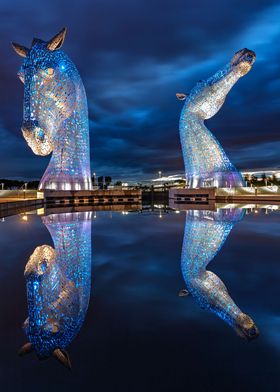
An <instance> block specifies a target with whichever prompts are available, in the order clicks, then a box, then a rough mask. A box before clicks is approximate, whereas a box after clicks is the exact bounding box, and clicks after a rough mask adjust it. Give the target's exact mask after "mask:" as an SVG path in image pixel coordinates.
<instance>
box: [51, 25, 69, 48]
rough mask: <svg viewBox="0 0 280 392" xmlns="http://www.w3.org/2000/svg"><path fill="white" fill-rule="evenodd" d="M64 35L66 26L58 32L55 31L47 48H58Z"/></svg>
mask: <svg viewBox="0 0 280 392" xmlns="http://www.w3.org/2000/svg"><path fill="white" fill-rule="evenodd" d="M65 35H66V27H63V29H62V30H61V31H60V32H59V33H57V34H56V35H55V36H54V37H53V38H52V39H50V40H49V42H48V45H47V48H48V49H49V50H51V51H53V50H56V49H60V48H61V46H62V45H63V42H64V40H65Z"/></svg>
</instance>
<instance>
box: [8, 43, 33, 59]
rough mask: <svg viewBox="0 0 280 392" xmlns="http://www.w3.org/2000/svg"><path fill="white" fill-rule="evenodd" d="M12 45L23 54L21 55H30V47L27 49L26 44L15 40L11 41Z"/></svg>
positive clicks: (20, 54)
mask: <svg viewBox="0 0 280 392" xmlns="http://www.w3.org/2000/svg"><path fill="white" fill-rule="evenodd" d="M11 44H12V47H13V48H14V50H15V52H16V53H17V54H18V55H19V56H21V57H26V56H27V55H28V52H29V49H27V48H26V47H25V46H22V45H19V44H16V43H15V42H11Z"/></svg>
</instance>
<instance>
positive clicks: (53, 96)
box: [12, 28, 92, 190]
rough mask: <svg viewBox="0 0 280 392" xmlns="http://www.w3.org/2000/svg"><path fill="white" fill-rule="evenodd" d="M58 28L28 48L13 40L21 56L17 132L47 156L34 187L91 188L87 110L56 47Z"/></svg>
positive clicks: (77, 81) (75, 79) (71, 66)
mask: <svg viewBox="0 0 280 392" xmlns="http://www.w3.org/2000/svg"><path fill="white" fill-rule="evenodd" d="M65 34H66V29H65V28H64V29H63V30H62V31H60V32H59V33H58V34H57V35H56V36H54V37H53V38H52V39H51V40H50V41H48V42H44V41H42V40H40V39H34V40H33V42H32V46H31V49H27V48H25V47H24V46H22V45H19V44H16V43H13V44H12V45H13V48H14V49H15V51H16V52H17V53H18V54H19V55H20V56H22V57H24V62H23V65H22V66H21V68H20V70H19V73H18V75H19V78H20V80H21V81H22V82H23V83H24V107H23V108H24V113H23V124H22V133H23V136H24V138H25V140H26V141H27V143H28V145H29V146H30V147H31V149H32V151H33V152H34V153H35V154H37V155H41V156H45V155H48V154H50V153H51V152H52V157H51V160H50V162H49V165H48V167H47V170H46V172H45V174H44V175H43V178H42V179H41V182H40V185H39V189H55V190H88V189H91V188H92V183H91V173H90V154H89V128H88V109H87V100H86V94H85V90H84V86H83V83H82V80H81V78H80V75H79V73H78V71H77V69H76V67H75V65H74V64H73V63H72V61H71V60H70V59H69V57H68V56H66V54H64V53H63V52H62V51H61V50H60V48H61V46H62V44H63V42H64V38H65Z"/></svg>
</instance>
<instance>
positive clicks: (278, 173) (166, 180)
mask: <svg viewBox="0 0 280 392" xmlns="http://www.w3.org/2000/svg"><path fill="white" fill-rule="evenodd" d="M241 174H242V176H243V177H245V176H246V177H249V178H250V177H251V176H255V177H256V178H260V179H261V178H262V177H263V176H264V175H265V176H266V177H267V178H268V177H271V176H275V177H276V178H280V169H278V168H276V169H275V168H274V169H248V170H247V169H246V170H241ZM185 180H186V177H185V174H184V173H181V174H174V175H170V176H161V177H158V178H155V179H152V180H151V181H152V182H153V183H155V185H156V184H176V183H180V181H185Z"/></svg>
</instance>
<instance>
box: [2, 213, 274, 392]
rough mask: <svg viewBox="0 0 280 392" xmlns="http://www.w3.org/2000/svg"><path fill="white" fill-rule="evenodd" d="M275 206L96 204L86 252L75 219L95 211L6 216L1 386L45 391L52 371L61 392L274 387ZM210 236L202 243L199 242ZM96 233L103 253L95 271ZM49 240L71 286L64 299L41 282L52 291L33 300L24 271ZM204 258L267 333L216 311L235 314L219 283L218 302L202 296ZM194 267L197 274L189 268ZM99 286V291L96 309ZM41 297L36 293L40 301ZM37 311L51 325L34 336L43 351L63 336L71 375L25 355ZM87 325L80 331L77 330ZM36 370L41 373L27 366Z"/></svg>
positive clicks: (51, 381)
mask: <svg viewBox="0 0 280 392" xmlns="http://www.w3.org/2000/svg"><path fill="white" fill-rule="evenodd" d="M220 211H222V210H220ZM228 212H229V213H228ZM245 212H246V211H245ZM266 212H267V210H258V213H255V212H254V211H250V213H249V214H248V213H245V215H244V217H243V219H242V220H241V218H242V214H243V212H242V211H240V210H232V209H231V210H230V209H228V210H227V211H226V210H224V211H222V212H218V213H215V212H212V211H207V212H205V211H204V212H203V211H200V212H193V211H190V212H187V213H186V212H183V211H181V212H180V213H174V212H170V211H169V213H168V214H166V213H165V212H164V209H161V212H160V213H159V209H157V210H156V211H155V212H154V213H152V214H151V213H149V212H143V213H139V212H136V213H128V214H122V213H119V212H118V213H115V212H113V213H112V212H96V213H92V237H91V235H90V227H89V226H87V227H88V228H87V229H86V230H85V233H86V236H87V238H86V242H87V246H86V248H87V250H86V251H85V250H84V251H81V246H79V240H78V238H79V234H77V233H78V232H79V230H80V229H78V228H77V227H76V229H75V230H76V234H75V236H74V237H76V241H77V242H75V240H74V239H73V238H74V237H73V232H71V228H70V226H71V221H72V223H73V224H74V225H76V226H77V225H78V226H79V225H80V227H82V226H84V223H83V222H84V221H86V222H87V223H86V225H88V219H83V218H82V217H81V215H80V220H79V219H77V216H78V215H75V213H72V214H69V215H68V217H67V219H64V218H65V216H64V217H63V214H59V215H49V216H47V217H40V216H36V215H29V214H26V215H24V216H26V217H27V219H26V218H25V219H22V216H13V217H10V218H6V219H5V222H2V223H1V226H0V230H1V237H0V249H1V254H2V257H1V259H2V274H1V281H0V283H1V285H0V306H1V314H2V319H3V320H5V323H3V324H2V326H1V329H0V333H1V336H2V341H3V347H2V351H3V356H2V360H1V368H2V374H1V382H2V384H3V385H5V384H6V385H9V386H12V387H11V389H12V390H22V389H20V385H26V390H29V391H30V390H34V391H35V389H36V385H38V383H40V381H41V380H42V378H44V379H45V378H46V375H48V379H47V380H46V382H45V384H44V385H41V386H40V390H42V391H44V390H49V388H52V390H58V389H59V388H58V386H57V385H56V384H57V383H60V390H61V385H62V386H63V387H64V388H65V390H66V388H67V390H76V389H77V388H78V387H79V388H81V386H84V387H86V386H89V385H93V384H94V387H95V390H98V391H106V390H122V391H124V390H130V391H131V390H134V391H135V390H136V391H138V390H139V391H140V390H148V391H150V390H151V391H152V390H153V391H157V390H158V391H165V390H166V391H168V390H172V391H181V390H185V389H186V388H188V389H189V390H196V391H197V390H198V391H199V390H203V391H204V390H212V389H213V390H215V391H217V390H221V391H224V390H235V391H236V390H242V389H238V388H239V386H240V382H241V383H242V386H244V389H245V387H246V388H247V389H248V388H254V390H260V391H261V390H264V389H262V388H264V387H265V386H266V389H265V390H275V388H276V386H278V385H279V384H278V383H279V375H278V373H279V370H280V365H279V363H280V362H279V356H280V355H279V354H280V351H279V349H280V334H279V331H280V329H279V328H280V316H279V315H280V312H279V304H280V300H279V299H278V298H280V297H279V289H278V287H279V281H280V267H279V265H278V262H279V257H278V254H279V234H278V233H279V228H280V222H279V212H277V211H275V212H273V211H270V210H269V213H268V214H267V213H266ZM82 214H83V213H82ZM93 216H95V218H93ZM160 216H161V218H160ZM50 221H52V222H53V223H54V224H53V225H52V229H51V230H50V232H51V236H50V235H49V234H48V231H47V230H46V227H47V228H48V229H50V226H49V224H50ZM223 222H225V223H223ZM69 225H70V226H69ZM233 226H234V227H233ZM77 230H78V231H77ZM184 230H185V236H184ZM215 230H216V233H218V235H216V236H215ZM207 231H208V233H209V235H208V236H207ZM198 232H199V233H200V234H199V236H198ZM202 232H203V233H202ZM202 234H203V235H204V241H201V240H200V241H198V237H200V238H201V237H202ZM71 236H72V237H71ZM57 238H59V240H58V239H57ZM91 241H92V247H93V249H94V252H93V256H92V277H91V278H90V274H89V269H88V268H90V262H91V260H89V259H90V257H89V255H90V253H89V252H90V248H91ZM43 244H46V245H49V246H52V247H54V248H55V250H56V252H57V257H56V258H55V259H54V261H53V264H51V265H52V268H59V269H60V270H61V271H62V272H61V273H62V274H61V275H60V276H61V280H62V282H56V283H54V281H52V284H55V287H56V288H59V289H61V287H62V292H63V289H64V293H65V292H66V295H65V298H62V299H61V300H60V302H59V301H58V302H56V303H55V300H54V298H53V296H56V295H58V294H57V293H56V292H55V291H52V292H48V291H47V289H45V291H44V290H42V291H41V294H42V293H43V292H44V293H47V294H46V295H45V297H44V296H43V297H44V298H43V297H42V296H41V297H40V296H37V297H36V295H35V296H34V293H33V295H32V296H30V295H28V298H29V306H28V308H27V301H26V287H25V279H24V277H23V272H24V268H25V265H26V263H27V261H28V259H29V257H30V255H31V254H32V253H33V252H34V249H36V248H37V247H38V246H41V245H43ZM182 246H183V251H182ZM221 247H222V249H221ZM79 252H80V253H79ZM213 258H214V260H213V261H212V262H211V264H210V265H209V266H207V264H208V263H210V261H211V260H212V259H213ZM196 259H198V261H200V262H201V265H202V267H203V269H204V271H205V268H206V266H207V270H209V268H210V270H211V271H213V274H215V276H216V277H219V278H218V279H219V282H220V281H221V282H223V283H224V284H226V286H227V288H228V289H229V293H230V294H229V295H230V297H229V298H234V303H235V304H236V306H238V307H239V306H240V307H241V308H242V310H243V311H244V312H245V313H246V314H249V315H250V317H251V318H252V319H253V320H254V322H255V323H256V325H257V326H258V327H259V329H260V336H259V338H258V339H256V340H254V341H253V342H252V343H250V345H247V344H246V341H245V340H243V339H239V337H237V336H235V334H233V333H232V331H231V329H230V328H228V327H227V325H226V324H225V323H223V322H222V321H221V320H219V317H216V316H217V315H218V316H220V317H221V318H223V319H224V318H225V317H223V316H221V315H223V314H224V313H223V312H222V311H221V306H223V305H224V303H223V301H222V302H221V301H220V302H219V304H218V306H217V302H215V301H216V300H217V299H219V298H218V297H219V290H218V291H217V292H215V295H214V305H213V296H211V295H210V296H209V295H208V294H209V292H205V290H204V291H203V292H202V295H200V294H201V293H199V290H198V291H197V290H194V289H193V288H192V287H191V284H192V282H193V278H194V277H195V278H197V274H196V273H197V270H196V269H193V267H194V266H195V268H196V267H197V265H198V264H197V263H196ZM180 260H181V261H182V270H181V265H180ZM190 261H191V262H190ZM37 262H38V263H40V262H41V260H39V259H38V260H37ZM76 267H77V268H80V269H81V270H83V269H84V271H87V272H83V274H84V275H85V276H86V277H87V278H86V279H85V280H84V281H83V282H82V283H81V286H83V287H84V288H85V291H84V294H82V295H80V294H79V293H80V292H79V290H78V289H76V288H77V286H79V283H77V282H78V281H79V276H76V275H75V273H74V271H75V268H76ZM52 268H50V269H49V274H46V275H45V277H44V278H43V279H42V277H41V278H40V279H41V281H40V284H41V285H44V282H45V283H49V281H50V276H51V275H52V272H54V270H53V269H52ZM43 269H44V268H43ZM194 271H195V276H194V275H190V273H193V272H194ZM44 272H45V273H46V272H47V270H45V271H44ZM182 272H183V274H182ZM186 272H187V273H189V275H188V276H187V273H186ZM57 276H59V274H56V278H57ZM212 276H213V275H212ZM65 277H66V278H65ZM183 277H184V280H185V282H184V280H183ZM37 278H38V276H37ZM40 279H39V280H40ZM52 279H53V278H52ZM75 279H76V280H75ZM27 280H28V279H27ZM69 281H70V282H74V286H72V284H71V283H70V286H69ZM215 282H216V279H215ZM185 283H186V285H187V288H188V290H189V291H192V293H191V294H192V296H189V297H187V298H186V299H182V298H180V297H179V296H178V292H179V290H180V289H181V288H183V287H186V286H185ZM208 283H209V282H208ZM67 284H68V289H66V288H67ZM90 284H91V285H92V292H91V298H90V302H89V307H88V310H87V300H88V299H87V298H86V297H88V296H89V290H90ZM219 284H220V283H219ZM42 287H43V286H42ZM51 287H52V286H51ZM69 287H70V288H73V290H72V289H71V290H69ZM74 287H75V289H74ZM197 287H198V286H196V289H197ZM222 287H223V286H222ZM27 288H28V286H27ZM208 288H209V285H208ZM65 290H66V291H65ZM67 290H68V291H67ZM82 291H83V289H82ZM210 292H211V290H210ZM49 293H51V295H50V294H49ZM205 293H206V295H205ZM224 293H225V291H224V290H223V289H222V294H224ZM83 295H84V297H83ZM217 295H218V297H217ZM62 297H63V296H62ZM32 298H36V300H34V301H33V303H32ZM38 298H40V301H39V302H40V303H41V304H42V303H44V302H45V306H44V307H43V306H41V308H40V311H38ZM42 298H43V299H42ZM81 298H84V300H82V299H81ZM30 301H31V302H30ZM71 301H72V305H71ZM83 301H84V302H83ZM55 305H58V306H57V308H56V307H55ZM199 305H202V307H204V308H205V307H206V308H208V309H209V310H210V312H209V311H207V310H205V309H201V308H200V306H199ZM36 307H37V308H36ZM57 309H58V310H59V311H57ZM86 310H87V315H86V317H85V320H84V316H85V313H86ZM211 311H212V312H211ZM67 312H68V313H67ZM30 313H32V315H33V317H35V319H36V317H37V316H38V315H39V316H38V317H37V320H39V319H40V318H42V319H43V320H44V323H45V325H47V328H41V327H40V328H39V329H38V328H37V330H36V334H34V336H36V339H35V340H36V344H37V345H38V344H39V345H40V342H41V341H42V340H43V342H44V344H43V346H42V347H41V348H40V347H39V346H38V347H37V350H36V351H39V352H40V350H41V349H42V348H44V349H45V348H46V347H47V348H48V349H50V348H51V350H50V351H52V350H53V348H54V347H55V346H58V345H60V346H61V348H62V349H66V350H67V351H68V353H69V355H70V357H71V359H72V365H73V374H74V375H71V376H69V374H68V373H67V371H66V370H65V369H63V367H62V366H60V365H59V364H58V363H57V362H56V361H54V360H51V359H50V360H48V361H43V362H41V361H38V359H37V357H36V355H34V354H30V355H29V356H28V357H26V358H18V357H17V356H16V351H17V349H18V347H20V346H21V345H22V343H23V342H24V341H25V340H24V339H25V336H24V333H23V331H22V329H21V326H20V325H21V323H22V321H23V320H25V318H26V315H27V314H29V317H30ZM61 313H62V314H63V316H61ZM75 319H76V321H75ZM46 320H48V322H49V323H46ZM226 321H228V318H227V319H226ZM44 323H43V324H44ZM35 324H36V323H35ZM60 324H61V325H62V327H60V329H59V327H58V326H59V325H60ZM229 324H230V325H233V323H232V324H231V323H230V322H229ZM50 325H51V327H50ZM235 326H236V325H235V324H234V327H235ZM75 328H76V329H75ZM80 329H81V331H80V332H79V333H78V335H77V336H76V333H75V332H74V330H75V331H76V332H78V331H79V330H80ZM57 330H59V331H60V332H59V333H58V332H57ZM62 330H63V331H64V332H65V336H64V335H63V332H61V331H62ZM42 331H43V332H42ZM46 331H47V333H46ZM69 331H70V332H69ZM40 333H41V334H42V335H41V337H42V336H43V338H42V339H41V337H40ZM57 334H58V335H57ZM53 335H54V336H53ZM27 336H28V334H27ZM28 337H29V338H30V335H29V336H28ZM29 340H31V339H29ZM38 342H39V343H38ZM46 342H47V343H46ZM34 344H35V343H34ZM50 351H49V352H48V353H47V354H48V355H49V354H50ZM44 355H45V353H44ZM44 355H43V356H44ZM30 373H32V378H30V377H29V376H28V375H29V374H30ZM221 375H222V377H221ZM69 377H70V378H69ZM135 380H137V383H135ZM240 380H241V381H240ZM268 383H269V387H268V389H267V385H268ZM27 385H28V386H27ZM270 387H271V389H269V388H270ZM211 388H212V389H211ZM24 390H25V389H24ZM249 390H250V389H249Z"/></svg>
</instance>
